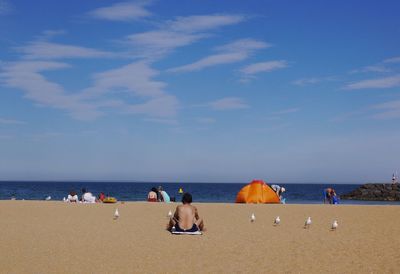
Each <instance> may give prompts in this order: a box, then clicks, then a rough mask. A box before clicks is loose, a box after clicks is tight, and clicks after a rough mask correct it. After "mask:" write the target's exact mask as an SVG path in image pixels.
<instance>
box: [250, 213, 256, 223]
mask: <svg viewBox="0 0 400 274" xmlns="http://www.w3.org/2000/svg"><path fill="white" fill-rule="evenodd" d="M255 220H256V215H254V213H252V214H251V217H250V221H251V222H254V221H255Z"/></svg>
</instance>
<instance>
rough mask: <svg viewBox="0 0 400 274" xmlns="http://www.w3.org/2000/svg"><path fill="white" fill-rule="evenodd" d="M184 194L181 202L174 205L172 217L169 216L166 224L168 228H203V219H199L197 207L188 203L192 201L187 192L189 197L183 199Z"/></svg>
mask: <svg viewBox="0 0 400 274" xmlns="http://www.w3.org/2000/svg"><path fill="white" fill-rule="evenodd" d="M187 194H188V193H187ZM185 195H186V193H185ZM185 195H184V197H183V198H182V202H183V204H182V205H178V206H177V207H176V210H175V214H174V217H173V218H171V220H170V222H169V224H168V230H171V229H172V227H177V228H179V229H182V230H191V229H196V227H197V228H198V229H200V230H203V229H204V224H203V220H202V219H200V217H199V214H198V212H197V208H196V207H195V206H192V205H191V204H190V203H191V202H192V199H191V195H190V194H189V195H190V199H188V200H185V198H187V197H185Z"/></svg>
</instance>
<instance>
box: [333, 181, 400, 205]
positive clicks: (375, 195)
mask: <svg viewBox="0 0 400 274" xmlns="http://www.w3.org/2000/svg"><path fill="white" fill-rule="evenodd" d="M340 198H341V199H344V200H346V199H347V200H365V201H400V187H399V184H372V183H369V184H364V185H362V186H360V187H359V188H357V189H355V190H353V191H351V192H350V193H347V194H343V195H341V196H340Z"/></svg>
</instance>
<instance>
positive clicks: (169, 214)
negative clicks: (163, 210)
mask: <svg viewBox="0 0 400 274" xmlns="http://www.w3.org/2000/svg"><path fill="white" fill-rule="evenodd" d="M168 217H169V218H171V217H172V211H171V210H170V211H169V212H168Z"/></svg>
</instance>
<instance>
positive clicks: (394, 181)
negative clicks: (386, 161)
mask: <svg viewBox="0 0 400 274" xmlns="http://www.w3.org/2000/svg"><path fill="white" fill-rule="evenodd" d="M396 183H397V176H396V174H394V173H393V176H392V184H396Z"/></svg>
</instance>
